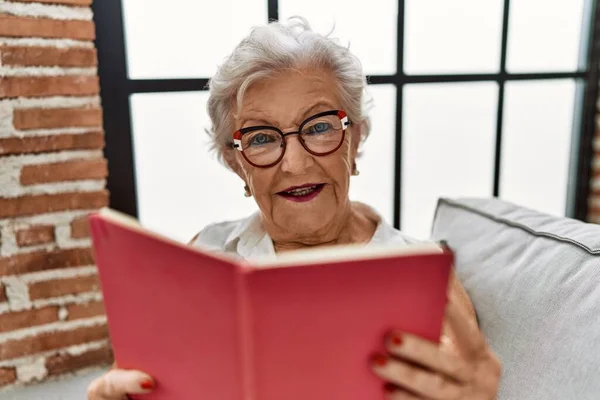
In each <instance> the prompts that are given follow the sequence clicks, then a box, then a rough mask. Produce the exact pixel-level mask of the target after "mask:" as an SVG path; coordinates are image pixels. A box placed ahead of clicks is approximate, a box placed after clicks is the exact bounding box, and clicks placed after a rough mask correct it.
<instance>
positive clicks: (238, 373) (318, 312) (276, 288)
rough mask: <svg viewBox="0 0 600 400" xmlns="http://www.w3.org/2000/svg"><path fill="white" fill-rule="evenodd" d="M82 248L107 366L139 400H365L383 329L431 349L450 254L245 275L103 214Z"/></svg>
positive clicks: (263, 266)
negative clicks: (91, 274) (135, 379)
mask: <svg viewBox="0 0 600 400" xmlns="http://www.w3.org/2000/svg"><path fill="white" fill-rule="evenodd" d="M90 227H91V234H92V238H93V245H94V250H95V255H96V263H97V265H98V270H99V275H100V282H101V286H102V291H103V294H104V303H105V307H106V315H107V320H108V327H109V331H110V336H111V341H112V346H113V350H114V355H115V359H116V361H117V364H118V366H119V367H120V368H126V369H140V370H142V371H145V372H147V373H149V374H150V375H152V376H153V377H154V378H155V379H156V389H155V391H154V392H153V393H152V394H149V395H142V396H137V397H134V398H139V399H152V400H158V399H161V400H163V399H164V400H166V399H169V400H171V399H177V400H188V399H189V400H192V399H193V400H308V399H310V400H338V399H339V400H341V399H344V400H366V399H368V400H375V399H380V398H383V392H382V382H381V380H379V379H378V378H376V377H375V376H374V375H373V373H372V372H371V369H370V364H369V357H370V356H371V355H372V354H373V353H374V352H376V351H382V350H383V338H384V336H385V334H386V333H387V332H388V331H389V330H390V329H392V328H397V329H400V330H403V331H406V332H410V333H413V334H416V335H420V336H422V337H424V338H426V339H428V340H431V341H433V342H438V341H439V338H440V334H441V328H442V321H443V317H444V312H445V306H446V302H447V292H448V279H449V275H450V269H451V265H452V254H451V253H450V252H449V251H447V250H443V249H441V248H439V247H437V246H436V245H434V244H421V245H411V246H403V247H398V246H397V245H396V246H388V247H376V248H375V247H371V246H368V247H365V246H336V247H330V248H325V249H321V250H311V251H296V252H290V253H283V254H282V255H280V256H279V257H277V259H276V260H275V261H273V260H271V261H266V260H265V261H263V260H255V261H253V262H248V261H244V260H240V259H238V258H234V257H229V256H226V255H222V254H215V253H209V252H205V251H203V250H201V249H198V248H194V247H191V246H185V245H182V244H179V243H176V242H174V241H171V240H169V239H167V238H164V237H161V236H159V235H157V234H155V233H152V232H150V231H147V230H145V229H143V228H142V227H141V226H140V225H139V224H138V223H137V221H135V220H134V219H130V218H129V217H126V216H123V215H121V214H118V213H116V212H114V211H111V210H108V209H105V210H102V211H101V212H99V213H97V214H95V215H93V216H92V217H90Z"/></svg>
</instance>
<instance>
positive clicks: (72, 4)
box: [0, 0, 112, 397]
mask: <svg viewBox="0 0 600 400" xmlns="http://www.w3.org/2000/svg"><path fill="white" fill-rule="evenodd" d="M90 4H91V0H37V1H32V0H18V1H15V0H12V1H5V0H0V387H1V388H3V389H2V390H6V389H7V388H10V387H12V386H14V385H15V384H21V383H22V384H26V383H31V382H36V381H38V380H44V379H49V378H52V377H56V376H61V375H63V374H66V373H70V372H73V371H76V370H79V369H82V368H87V367H90V366H94V365H98V364H105V363H109V362H111V359H112V354H111V350H110V345H109V342H108V332H107V327H106V317H105V316H104V309H103V305H102V297H101V293H100V291H99V285H98V279H97V275H96V268H95V266H94V261H93V258H92V252H91V249H90V246H91V241H90V238H89V235H88V231H87V220H86V216H87V215H88V214H89V213H90V212H91V211H93V210H95V209H97V208H99V207H102V206H105V205H107V204H108V193H107V191H106V190H105V178H106V175H107V165H106V160H105V159H104V157H103V153H102V149H103V147H104V134H103V131H102V114H101V108H100V98H99V96H98V94H99V85H98V77H97V70H96V64H97V56H96V51H95V48H94V44H93V39H94V32H95V29H94V25H93V22H92V12H91V9H90ZM0 397H1V396H0Z"/></svg>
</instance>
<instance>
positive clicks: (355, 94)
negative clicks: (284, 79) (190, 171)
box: [207, 17, 371, 160]
mask: <svg viewBox="0 0 600 400" xmlns="http://www.w3.org/2000/svg"><path fill="white" fill-rule="evenodd" d="M300 68H317V69H326V70H328V72H330V73H331V74H332V75H333V76H334V77H335V78H336V79H337V86H338V88H339V90H338V93H337V94H338V96H339V98H340V101H341V102H342V108H343V109H344V111H346V113H347V114H348V116H349V118H350V120H351V121H352V122H353V123H354V124H355V125H360V126H361V136H362V137H361V141H364V140H365V139H366V138H367V136H368V135H369V132H370V128H371V123H370V120H369V117H368V114H367V108H368V105H369V103H370V101H369V99H368V93H367V80H366V77H365V75H364V73H363V69H362V64H361V62H360V61H359V59H358V58H357V57H356V56H355V55H354V54H352V53H351V52H350V50H349V49H348V48H347V47H344V46H342V45H340V44H339V43H338V42H337V40H335V39H333V38H330V34H328V35H322V34H319V33H316V32H314V31H313V30H312V29H311V27H310V25H309V23H308V21H307V20H306V19H304V18H301V17H293V18H290V19H289V20H288V21H287V22H285V23H282V22H271V23H269V24H267V25H264V26H258V27H254V28H253V29H252V30H251V32H250V33H249V35H248V36H247V37H246V38H244V39H243V40H242V41H241V42H240V43H239V44H238V45H237V46H236V47H235V49H234V50H233V52H232V53H231V54H230V55H229V56H228V57H227V58H226V59H225V60H224V62H223V64H222V65H220V66H219V68H218V70H217V72H216V74H215V75H214V76H213V77H212V78H211V79H210V80H209V83H208V86H209V99H208V105H207V108H208V114H209V116H210V119H211V123H212V127H211V129H210V130H209V134H210V136H211V140H212V142H213V149H214V150H215V151H216V152H217V155H218V156H219V159H220V160H222V156H223V150H224V149H225V148H226V147H227V146H230V145H231V143H232V138H231V135H232V134H233V132H234V112H235V110H236V109H238V110H239V109H240V106H241V104H242V101H243V97H244V93H245V92H246V90H247V89H248V88H249V87H250V86H251V85H252V83H254V82H257V81H259V80H261V79H264V78H267V77H269V76H272V75H273V74H274V73H275V72H277V71H281V70H285V69H300Z"/></svg>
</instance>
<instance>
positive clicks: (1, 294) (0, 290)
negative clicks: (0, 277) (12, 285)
mask: <svg viewBox="0 0 600 400" xmlns="http://www.w3.org/2000/svg"><path fill="white" fill-rule="evenodd" d="M7 301H8V297H7V296H6V289H5V288H4V285H2V283H0V303H5V302H7Z"/></svg>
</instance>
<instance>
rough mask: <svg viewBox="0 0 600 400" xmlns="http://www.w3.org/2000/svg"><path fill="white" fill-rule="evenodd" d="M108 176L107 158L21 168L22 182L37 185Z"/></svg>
mask: <svg viewBox="0 0 600 400" xmlns="http://www.w3.org/2000/svg"><path fill="white" fill-rule="evenodd" d="M107 176H108V166H107V163H106V160H104V159H98V160H93V159H92V160H73V161H66V162H58V163H51V164H38V165H27V166H25V167H23V168H22V169H21V184H22V185H35V184H38V183H52V182H63V181H76V180H81V179H104V178H106V177H107Z"/></svg>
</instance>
